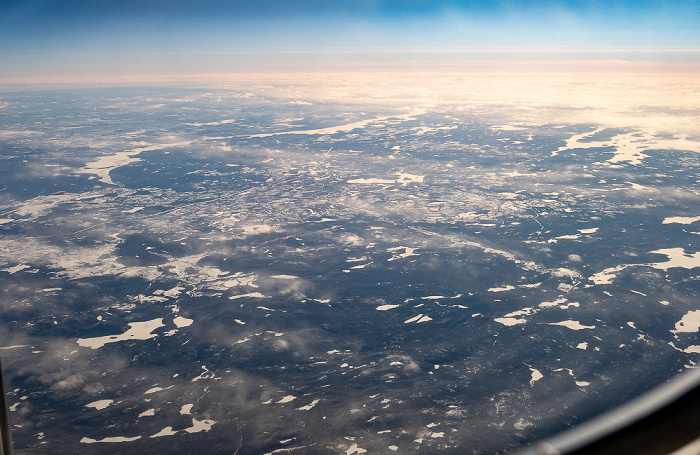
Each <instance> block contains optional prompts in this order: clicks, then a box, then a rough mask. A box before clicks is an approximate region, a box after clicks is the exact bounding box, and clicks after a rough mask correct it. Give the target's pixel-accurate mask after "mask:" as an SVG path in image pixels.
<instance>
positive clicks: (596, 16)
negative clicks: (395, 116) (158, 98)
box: [0, 0, 700, 78]
mask: <svg viewBox="0 0 700 455" xmlns="http://www.w3.org/2000/svg"><path fill="white" fill-rule="evenodd" d="M528 59H531V60H558V59H579V60H606V59H607V60H632V61H634V60H658V61H668V62H683V63H693V64H698V63H699V62H700V2H698V1H697V0H623V1H602V0H593V1H584V0H549V1H546V0H501V1H473V0H472V1H458V0H433V1H416V0H407V1H397V0H347V1H343V2H333V1H327V0H326V1H324V0H303V1H300V0H296V1H294V0H287V1H284V0H271V1H270V0H268V1H262V2H253V1H249V0H248V1H240V0H234V1H229V2H219V1H212V0H198V1H196V0H170V1H165V0H150V1H149V0H145V1H143V0H142V1H139V0H121V1H115V0H94V1H82V0H60V1H59V0H5V1H4V2H2V3H0V78H3V77H4V78H13V77H14V78H21V77H30V76H37V75H43V76H48V75H86V74H108V73H109V74H111V73H120V74H138V73H178V74H185V73H193V72H202V73H207V72H209V73H216V72H236V71H276V70H281V71H286V70H305V69H319V68H320V69H323V68H327V67H333V66H334V65H335V66H336V67H343V68H346V69H347V68H348V67H353V65H360V66H361V63H365V64H366V63H367V62H374V63H375V67H376V66H381V65H382V64H383V63H386V62H388V61H394V62H401V61H416V60H419V61H425V62H428V63H431V62H435V61H437V60H439V61H442V62H444V61H448V62H461V63H464V62H465V61H484V60H486V61H491V60H528ZM343 63H345V64H346V65H345V66H343Z"/></svg>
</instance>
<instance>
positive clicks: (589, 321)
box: [0, 75, 700, 455]
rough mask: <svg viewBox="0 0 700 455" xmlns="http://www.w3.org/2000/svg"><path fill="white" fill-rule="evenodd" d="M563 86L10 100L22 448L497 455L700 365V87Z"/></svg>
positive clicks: (2, 198)
mask: <svg viewBox="0 0 700 455" xmlns="http://www.w3.org/2000/svg"><path fill="white" fill-rule="evenodd" d="M574 83H575V84H578V85H575V87H576V90H573V89H572V87H573V86H574V85H567V83H565V82H562V79H561V78H554V79H552V80H540V79H538V80H534V79H527V78H522V79H518V78H512V79H508V80H502V79H498V78H479V77H472V78H469V77H457V76H455V75H426V76H424V77H423V78H422V79H418V81H416V80H415V79H411V80H403V79H401V78H400V77H398V76H386V75H365V76H359V75H354V76H349V75H335V76H332V77H329V76H320V75H318V76H308V75H306V76H303V77H301V76H300V77H296V76H291V75H290V76H287V77H286V79H285V80H281V79H280V80H277V79H273V78H268V79H264V83H263V82H259V81H257V82H256V80H255V79H254V78H251V79H250V80H235V81H232V82H231V83H228V84H226V85H219V86H209V87H206V88H201V87H165V88H156V87H150V88H143V87H142V88H112V89H107V88H102V89H84V90H57V91H43V92H42V91H37V92H23V93H6V94H2V95H0V159H1V160H2V161H1V163H2V166H0V283H1V288H2V294H1V295H0V320H1V321H2V326H3V329H2V331H0V356H2V359H3V366H4V368H5V374H6V386H7V389H8V392H9V402H10V405H11V408H10V410H11V418H12V423H13V431H14V440H15V444H16V449H17V450H18V452H20V453H25V454H33V453H67V454H78V453H101V454H103V453H105V454H106V453H166V452H167V453H173V454H176V453H194V452H197V453H210V454H218V453H226V454H230V453H238V454H241V455H242V454H286V453H294V452H297V453H304V454H336V453H337V454H353V453H402V454H413V453H416V454H418V453H489V454H490V453H495V452H498V451H502V452H505V451H509V450H513V449H516V448H519V447H522V446H523V445H525V444H527V443H530V442H533V441H535V440H537V439H539V438H542V437H544V436H548V435H550V434H552V433H555V432H557V431H560V430H563V429H565V428H568V427H569V426H571V425H573V424H576V423H579V422H582V421H584V420H586V419H588V418H590V417H593V416H595V415H597V414H599V413H601V412H603V411H605V410H608V409H610V408H611V407H613V406H615V405H618V404H620V403H623V402H625V401H626V400H628V399H630V398H632V397H634V396H637V395H639V394H640V393H642V392H644V391H646V390H648V389H649V388H650V387H652V386H654V385H656V384H659V383H661V382H663V381H665V380H667V379H668V378H671V377H673V376H675V375H676V374H678V373H679V372H680V371H682V370H684V369H686V368H695V367H696V362H697V360H698V354H700V340H699V339H698V331H699V330H700V307H699V306H698V302H699V301H700V300H699V299H698V294H699V293H700V281H699V280H698V278H699V275H700V252H699V250H700V247H699V245H700V237H699V236H700V186H699V185H698V183H699V180H698V179H699V178H700V174H699V170H700V154H698V153H699V152H700V130H698V127H697V125H699V124H700V121H699V120H700V119H699V117H700V115H699V114H700V108H698V107H697V106H698V105H697V102H696V100H697V94H698V92H699V90H700V87H699V86H698V84H697V81H694V80H692V79H684V78H682V77H679V78H670V77H669V78H663V77H660V76H657V79H654V80H650V79H649V78H641V77H640V78H639V79H638V80H637V79H634V78H633V77H632V76H627V77H625V78H620V79H619V80H618V79H615V78H610V77H609V78H607V79H606V83H605V84H599V83H598V80H597V79H595V78H594V77H592V76H591V77H590V79H589V80H586V81H583V82H581V81H571V82H570V84H574ZM412 84H413V85H412ZM416 84H417V85H416ZM421 84H422V85H421ZM616 84H617V85H616ZM639 94H643V95H644V96H638V95H639ZM691 94H695V95H694V98H693V97H692V96H691ZM693 100H695V101H693Z"/></svg>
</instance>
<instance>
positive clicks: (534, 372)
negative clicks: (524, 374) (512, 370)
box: [529, 367, 544, 386]
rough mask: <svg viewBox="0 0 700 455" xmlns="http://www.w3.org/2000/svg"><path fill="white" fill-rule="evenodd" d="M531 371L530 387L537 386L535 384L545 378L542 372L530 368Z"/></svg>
mask: <svg viewBox="0 0 700 455" xmlns="http://www.w3.org/2000/svg"><path fill="white" fill-rule="evenodd" d="M529 368H530V371H531V372H532V375H531V376H530V386H533V385H535V382H537V381H539V380H540V379H542V378H543V377H544V375H543V374H542V373H540V370H538V369H536V368H532V367H529Z"/></svg>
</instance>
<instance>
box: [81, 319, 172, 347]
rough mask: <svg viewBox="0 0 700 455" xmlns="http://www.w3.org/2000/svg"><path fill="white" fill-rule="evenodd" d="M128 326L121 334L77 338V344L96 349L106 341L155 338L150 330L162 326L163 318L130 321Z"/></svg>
mask: <svg viewBox="0 0 700 455" xmlns="http://www.w3.org/2000/svg"><path fill="white" fill-rule="evenodd" d="M129 327H131V328H130V329H129V330H127V331H126V332H124V333H122V334H121V335H106V336H102V337H95V338H78V346H82V347H90V348H92V349H98V348H101V347H102V346H104V345H105V344H107V343H116V342H118V341H126V340H148V339H151V338H155V337H156V335H155V334H154V333H152V332H153V331H154V330H156V329H158V328H160V327H164V324H163V318H156V319H153V320H151V321H143V322H130V323H129Z"/></svg>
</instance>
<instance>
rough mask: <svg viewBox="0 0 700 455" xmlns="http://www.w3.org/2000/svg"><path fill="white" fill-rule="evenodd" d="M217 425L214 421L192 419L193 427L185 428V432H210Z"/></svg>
mask: <svg viewBox="0 0 700 455" xmlns="http://www.w3.org/2000/svg"><path fill="white" fill-rule="evenodd" d="M215 424H216V422H215V421H213V420H197V419H192V426H191V427H189V428H185V432H187V433H200V432H202V431H209V430H211V427H213V426H214V425H215Z"/></svg>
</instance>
